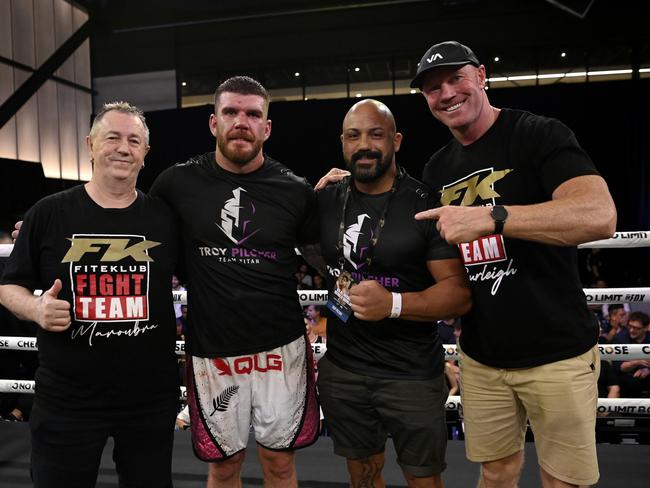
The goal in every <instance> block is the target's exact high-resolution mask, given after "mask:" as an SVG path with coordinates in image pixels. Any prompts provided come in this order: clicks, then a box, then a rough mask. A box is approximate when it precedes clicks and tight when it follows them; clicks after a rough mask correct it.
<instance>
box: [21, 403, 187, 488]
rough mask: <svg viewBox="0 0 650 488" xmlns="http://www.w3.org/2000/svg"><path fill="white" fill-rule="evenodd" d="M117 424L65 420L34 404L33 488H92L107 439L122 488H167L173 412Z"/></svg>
mask: <svg viewBox="0 0 650 488" xmlns="http://www.w3.org/2000/svg"><path fill="white" fill-rule="evenodd" d="M130 413H131V415H128V414H127V415H125V416H124V418H121V419H119V420H106V419H99V418H71V417H65V416H62V415H61V414H60V413H58V414H55V413H52V412H48V411H45V410H43V409H42V408H39V405H38V404H35V405H34V409H33V410H32V415H31V418H30V427H31V438H32V467H31V469H32V480H33V482H34V487H35V488H92V487H94V486H95V483H96V480H97V472H98V470H99V464H100V461H101V457H102V451H103V450H104V446H105V445H106V441H107V440H108V438H109V437H113V440H114V449H113V460H114V461H115V468H116V471H117V474H118V476H119V483H120V487H123V488H153V487H155V488H171V486H172V479H171V465H172V448H173V445H174V422H175V419H176V407H175V406H174V405H170V407H169V408H163V409H159V410H156V411H153V412H152V411H148V412H143V411H137V412H130Z"/></svg>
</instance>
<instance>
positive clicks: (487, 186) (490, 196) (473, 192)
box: [440, 168, 513, 206]
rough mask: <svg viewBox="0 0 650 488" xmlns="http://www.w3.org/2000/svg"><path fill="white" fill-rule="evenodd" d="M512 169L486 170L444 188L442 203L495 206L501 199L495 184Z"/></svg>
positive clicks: (441, 197) (441, 196)
mask: <svg viewBox="0 0 650 488" xmlns="http://www.w3.org/2000/svg"><path fill="white" fill-rule="evenodd" d="M511 171H513V170H511V169H504V170H501V171H494V168H485V169H482V170H479V171H476V172H475V173H472V174H470V175H467V176H464V177H463V178H461V179H460V180H458V181H455V182H453V183H450V184H449V185H445V186H443V187H442V190H441V192H440V193H441V195H440V203H441V204H442V205H461V206H468V205H495V198H496V197H500V196H501V195H499V194H498V193H497V192H496V191H495V190H494V184H495V183H496V182H497V181H499V180H501V179H503V178H504V177H505V176H506V175H507V174H508V173H510V172H511Z"/></svg>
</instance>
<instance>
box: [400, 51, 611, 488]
mask: <svg viewBox="0 0 650 488" xmlns="http://www.w3.org/2000/svg"><path fill="white" fill-rule="evenodd" d="M411 87H413V88H419V89H420V90H421V91H422V94H423V95H424V97H425V99H426V101H427V104H428V105H429V108H430V110H431V113H432V114H433V116H434V117H435V118H436V119H438V120H439V121H440V122H442V123H443V124H445V125H446V126H447V127H449V130H450V131H451V133H452V134H453V136H454V138H453V139H452V140H451V142H449V143H448V144H447V145H446V146H445V147H443V148H442V149H440V150H439V151H438V152H436V153H435V154H434V155H433V156H432V157H431V159H430V161H429V163H428V164H427V165H426V167H425V169H424V174H423V177H422V180H423V181H424V182H425V183H427V184H428V185H429V186H430V187H431V188H432V189H434V190H435V191H436V194H437V195H439V196H440V203H441V204H442V205H443V206H442V207H440V208H435V209H431V210H427V211H425V212H421V213H419V214H417V215H416V218H418V219H434V220H436V221H437V227H438V230H439V231H440V234H441V235H442V236H443V238H445V239H446V240H447V241H448V242H450V243H455V244H458V246H459V248H460V251H461V255H462V257H463V260H464V262H465V266H466V267H467V270H468V274H469V277H470V283H471V284H472V291H473V298H474V307H473V309H472V310H471V311H470V312H469V313H468V314H467V315H466V316H464V317H463V334H462V336H461V337H460V341H459V347H460V349H461V350H460V351H459V352H460V358H461V373H462V376H461V377H462V385H461V391H462V398H463V406H464V413H465V429H466V432H465V434H466V450H467V456H468V458H469V459H470V460H472V461H476V462H481V463H482V470H481V480H480V483H479V486H481V487H500V488H501V487H515V486H517V481H518V478H519V472H520V470H521V466H522V463H523V450H522V449H523V445H524V435H525V432H526V421H527V420H529V421H530V425H531V427H532V430H533V432H534V434H535V442H536V448H537V455H538V459H539V463H540V468H541V469H540V471H541V477H542V484H543V486H544V487H545V488H549V487H565V486H584V485H591V484H593V483H596V482H597V480H598V476H599V474H598V464H597V459H596V446H595V433H594V430H595V418H596V405H597V385H596V383H597V380H598V372H599V367H600V363H599V354H598V350H597V349H596V347H595V345H596V342H597V339H598V327H597V325H596V323H595V322H594V320H593V318H592V316H591V315H590V313H589V310H588V309H587V304H586V301H585V297H584V294H583V292H582V290H581V287H580V283H579V279H578V267H577V259H576V256H577V252H576V246H577V244H580V243H582V242H585V241H590V240H595V239H602V238H607V237H610V236H611V235H612V233H613V232H614V230H615V226H616V210H615V207H614V203H613V201H612V198H611V196H610V194H609V190H608V188H607V184H606V183H605V181H604V180H603V179H602V178H601V177H600V176H599V174H598V172H597V171H596V168H595V167H594V165H593V163H592V161H591V159H590V158H589V156H588V155H587V154H586V153H585V152H584V151H583V150H582V149H581V147H580V146H579V144H578V142H577V140H576V138H575V136H574V134H573V133H572V132H571V130H569V129H568V128H567V127H566V126H565V125H563V124H562V123H561V122H559V121H558V120H555V119H550V118H546V117H540V116H537V115H533V114H530V113H528V112H524V111H521V110H511V109H498V108H496V107H493V106H492V105H490V102H489V100H488V97H487V94H486V92H485V88H486V72H485V67H484V66H483V65H482V64H480V62H479V61H478V58H477V57H476V55H475V54H474V53H473V52H472V50H471V49H469V48H468V47H467V46H463V45H462V44H460V43H458V42H455V41H448V42H442V43H440V44H436V45H435V46H433V47H431V48H430V49H429V50H428V51H427V52H426V53H425V55H424V56H423V57H422V60H421V61H420V64H419V67H418V71H417V74H416V76H415V78H414V79H413V82H412V83H411ZM503 337H507V338H508V340H507V341H503V340H502V339H503Z"/></svg>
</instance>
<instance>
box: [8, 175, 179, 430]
mask: <svg viewBox="0 0 650 488" xmlns="http://www.w3.org/2000/svg"><path fill="white" fill-rule="evenodd" d="M176 239H177V234H176V229H175V226H174V220H173V214H172V213H171V210H170V209H169V208H168V207H167V206H166V205H165V204H164V203H163V202H161V201H160V200H157V199H154V198H151V197H148V196H145V195H144V194H143V193H140V192H138V196H137V199H136V200H135V202H134V203H133V204H131V205H130V206H129V207H127V208H123V209H105V208H102V207H100V206H99V205H97V204H96V203H95V202H94V201H93V200H92V199H91V198H90V197H89V196H88V194H87V193H86V190H85V188H84V186H83V185H80V186H77V187H74V188H72V189H70V190H66V191H63V192H60V193H57V194H54V195H51V196H49V197H46V198H44V199H42V200H41V201H39V202H38V203H37V204H36V205H34V207H32V208H31V209H30V210H29V211H28V212H27V214H26V215H25V220H24V223H23V226H22V228H21V230H20V235H19V236H18V240H17V241H16V244H15V246H14V250H13V252H12V254H11V257H10V258H9V260H8V262H7V266H6V268H5V272H4V275H3V277H2V283H3V284H14V285H20V286H23V287H25V288H27V289H29V290H35V289H42V290H48V289H49V288H50V287H51V286H52V284H53V283H54V280H55V279H56V278H59V279H61V281H62V283H63V289H62V290H61V292H60V293H59V296H58V298H59V299H63V300H66V301H68V302H69V303H70V304H71V315H72V319H73V321H72V325H71V326H70V328H69V329H68V330H66V331H64V332H48V331H45V330H43V329H41V328H39V329H38V354H39V361H40V367H39V368H38V370H37V373H36V400H37V402H38V403H39V405H40V406H41V408H45V409H48V410H50V411H53V412H74V414H75V415H81V416H84V415H91V414H92V415H97V414H98V413H99V414H100V415H102V416H106V417H119V416H127V415H132V414H133V409H134V408H146V409H150V410H152V411H155V410H156V409H159V408H164V407H167V406H168V405H170V403H172V402H176V401H177V400H178V394H179V391H178V373H177V362H176V355H175V353H174V349H175V337H176V328H175V321H174V309H173V306H172V300H171V291H170V287H171V285H170V283H171V276H172V273H173V268H174V262H175V259H176V253H177V244H176Z"/></svg>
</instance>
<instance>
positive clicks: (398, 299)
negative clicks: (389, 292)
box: [390, 292, 402, 319]
mask: <svg viewBox="0 0 650 488" xmlns="http://www.w3.org/2000/svg"><path fill="white" fill-rule="evenodd" d="M401 313H402V294H401V293H395V292H393V308H392V309H391V311H390V318H391V319H396V318H397V317H399V316H400V314H401Z"/></svg>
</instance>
